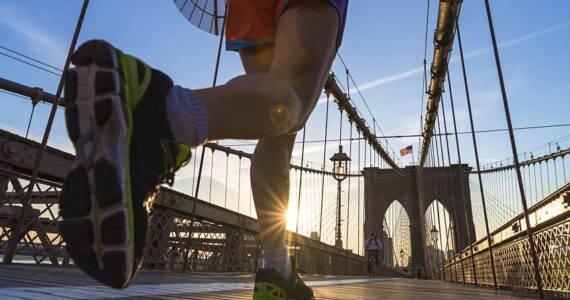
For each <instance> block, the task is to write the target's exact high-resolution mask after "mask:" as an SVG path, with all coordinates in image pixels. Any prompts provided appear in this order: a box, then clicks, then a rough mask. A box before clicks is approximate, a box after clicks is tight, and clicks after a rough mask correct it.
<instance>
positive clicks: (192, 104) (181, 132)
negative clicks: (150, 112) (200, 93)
mask: <svg viewBox="0 0 570 300" xmlns="http://www.w3.org/2000/svg"><path fill="white" fill-rule="evenodd" d="M166 113H167V114H168V124H169V125H170V130H171V131H172V134H173V135H174V138H175V139H176V141H178V142H180V143H184V144H187V145H188V146H190V147H195V146H199V145H201V144H203V143H205V142H206V138H207V137H208V117H207V116H206V110H205V109H204V106H203V105H202V103H201V102H200V99H198V98H197V97H196V94H194V92H193V91H192V90H191V89H186V88H183V87H181V86H179V85H175V86H173V87H172V89H171V90H170V92H169V93H168V96H167V98H166Z"/></svg>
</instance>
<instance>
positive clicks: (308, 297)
mask: <svg viewBox="0 0 570 300" xmlns="http://www.w3.org/2000/svg"><path fill="white" fill-rule="evenodd" d="M291 266H292V267H293V272H292V273H291V276H289V278H286V279H284V278H283V277H281V275H280V274H279V273H278V272H277V271H276V270H275V269H259V270H258V271H257V274H256V275H255V286H254V288H253V299H254V300H293V299H294V300H314V299H315V296H313V290H311V288H310V287H308V286H306V285H305V283H304V282H303V281H302V280H301V278H299V274H298V273H297V261H296V259H295V258H294V257H291Z"/></svg>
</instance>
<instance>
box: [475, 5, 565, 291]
mask: <svg viewBox="0 0 570 300" xmlns="http://www.w3.org/2000/svg"><path fill="white" fill-rule="evenodd" d="M485 8H486V10H487V20H488V22H489V31H490V33H491V41H492V43H493V52H494V54H495V63H496V65H497V74H498V76H499V83H500V86H501V95H502V98H503V106H504V108H505V117H506V119H507V126H508V128H509V138H510V141H511V148H512V151H513V159H514V164H515V171H516V173H517V180H518V183H519V192H520V196H521V203H522V205H523V209H524V216H525V223H526V232H527V236H528V241H529V244H530V251H531V256H532V263H533V266H534V277H535V281H536V285H537V289H538V294H539V296H540V298H541V299H542V298H544V293H543V291H542V278H541V275H540V272H539V270H538V268H539V263H538V257H537V254H536V245H535V243H534V239H533V236H532V228H531V226H530V220H529V217H528V207H527V203H526V195H525V192H524V188H523V185H522V177H521V171H520V168H519V161H518V157H517V145H516V141H515V135H514V133H513V129H512V128H513V125H512V122H511V114H510V111H509V102H508V99H507V92H506V88H505V81H504V79H503V71H502V68H501V61H500V58H499V50H498V47H497V40H496V38H495V29H494V26H493V18H492V16H491V8H490V5H489V0H485ZM555 165H556V164H555Z"/></svg>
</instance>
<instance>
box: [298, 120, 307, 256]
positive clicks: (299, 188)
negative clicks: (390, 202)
mask: <svg viewBox="0 0 570 300" xmlns="http://www.w3.org/2000/svg"><path fill="white" fill-rule="evenodd" d="M306 132H307V126H306V125H305V126H303V142H302V144H301V167H303V164H304V162H305V133H306ZM299 173H300V174H299V187H298V189H297V193H298V194H297V196H298V197H297V217H296V218H295V219H296V222H295V223H296V224H295V257H296V258H298V257H299V252H300V251H297V250H298V249H299V212H300V209H301V190H302V187H303V169H300V170H299Z"/></svg>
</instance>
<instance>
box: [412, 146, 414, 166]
mask: <svg viewBox="0 0 570 300" xmlns="http://www.w3.org/2000/svg"><path fill="white" fill-rule="evenodd" d="M412 165H414V149H412Z"/></svg>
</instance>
